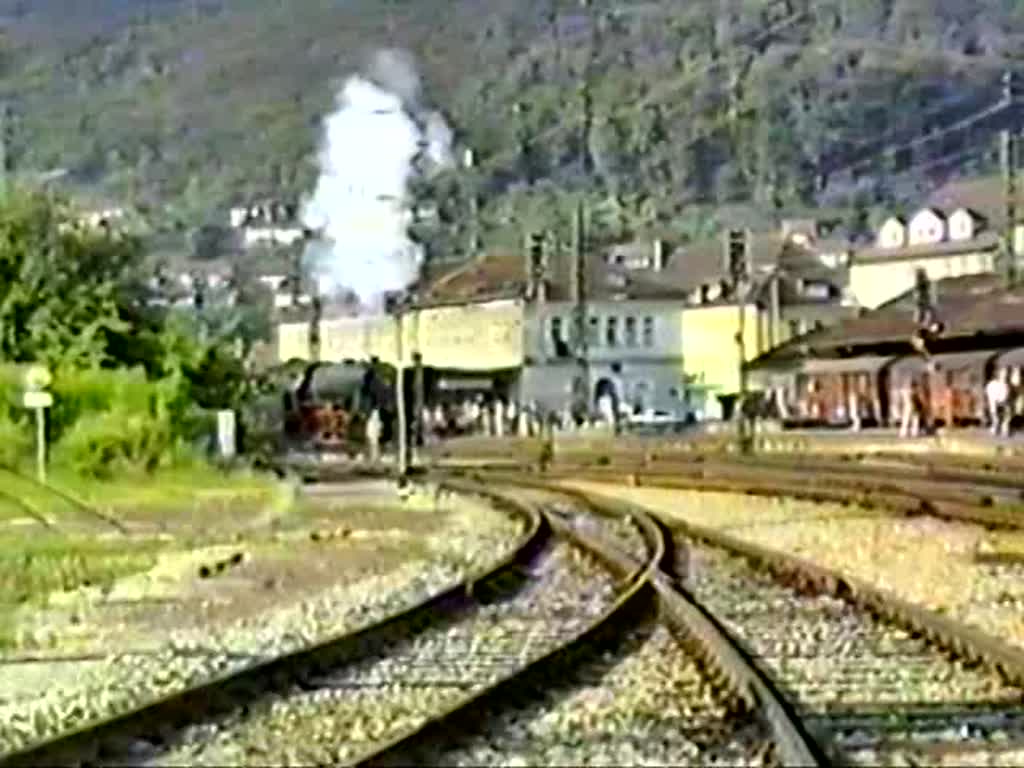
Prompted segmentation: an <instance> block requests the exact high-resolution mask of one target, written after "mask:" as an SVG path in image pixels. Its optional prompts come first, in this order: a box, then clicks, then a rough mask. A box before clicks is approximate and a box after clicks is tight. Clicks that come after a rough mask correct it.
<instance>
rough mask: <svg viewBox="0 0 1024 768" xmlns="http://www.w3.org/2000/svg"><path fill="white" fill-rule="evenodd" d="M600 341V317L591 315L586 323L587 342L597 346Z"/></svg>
mask: <svg viewBox="0 0 1024 768" xmlns="http://www.w3.org/2000/svg"><path fill="white" fill-rule="evenodd" d="M600 342H601V319H600V318H598V317H591V318H590V322H589V323H588V324H587V343H588V344H590V345H591V346H597V345H598V344H599V343H600Z"/></svg>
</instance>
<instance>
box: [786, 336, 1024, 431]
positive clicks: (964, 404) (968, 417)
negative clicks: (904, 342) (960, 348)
mask: <svg viewBox="0 0 1024 768" xmlns="http://www.w3.org/2000/svg"><path fill="white" fill-rule="evenodd" d="M1022 366H1024V347H1018V348H1014V349H1009V350H982V351H968V352H951V353H947V354H941V355H935V356H933V357H931V358H930V359H927V360H926V359H925V358H924V357H923V356H921V355H904V356H876V355H867V356H863V357H855V358H849V359H841V358H840V359H819V360H809V361H807V363H806V364H805V365H804V366H802V370H800V371H799V372H798V373H796V374H795V376H794V382H793V383H794V384H795V386H793V387H791V388H790V391H789V392H788V393H787V395H788V396H787V398H786V400H787V402H786V403H785V404H784V405H783V407H782V409H781V412H780V413H779V414H778V415H779V416H781V417H782V419H783V421H784V422H786V423H787V424H789V425H791V426H836V427H845V426H849V425H850V424H852V423H853V421H854V419H853V413H852V409H853V408H854V407H856V408H858V410H859V416H860V419H859V421H860V423H861V425H862V426H865V427H885V426H896V425H898V424H899V422H900V420H901V418H902V415H903V414H902V413H901V407H902V402H903V401H902V399H901V397H900V394H901V390H903V389H904V388H906V387H907V386H909V385H911V384H913V385H915V386H916V387H917V388H918V389H917V391H918V392H919V393H920V396H921V399H922V400H923V403H924V412H925V415H926V416H927V418H928V420H929V423H930V424H932V425H933V426H945V427H970V426H981V425H983V424H985V423H986V422H987V418H988V415H987V405H986V400H985V384H986V382H988V381H989V379H990V378H991V377H992V376H993V375H996V373H997V372H998V371H999V370H1000V369H1004V368H1005V369H1008V371H1009V375H1010V381H1011V382H1015V383H1017V384H1018V385H1019V382H1020V371H1021V368H1022Z"/></svg>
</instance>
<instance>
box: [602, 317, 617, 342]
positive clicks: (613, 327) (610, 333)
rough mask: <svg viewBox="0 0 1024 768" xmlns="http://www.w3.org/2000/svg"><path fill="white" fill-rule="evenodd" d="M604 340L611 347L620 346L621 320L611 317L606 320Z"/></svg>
mask: <svg viewBox="0 0 1024 768" xmlns="http://www.w3.org/2000/svg"><path fill="white" fill-rule="evenodd" d="M604 340H605V343H606V344H607V345H608V346H609V347H617V346H619V318H617V317H609V318H607V319H606V321H605V328H604Z"/></svg>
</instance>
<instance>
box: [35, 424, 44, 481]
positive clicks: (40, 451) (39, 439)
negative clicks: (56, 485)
mask: <svg viewBox="0 0 1024 768" xmlns="http://www.w3.org/2000/svg"><path fill="white" fill-rule="evenodd" d="M35 411H36V473H37V474H38V475H39V482H40V483H46V409H45V408H36V409H35Z"/></svg>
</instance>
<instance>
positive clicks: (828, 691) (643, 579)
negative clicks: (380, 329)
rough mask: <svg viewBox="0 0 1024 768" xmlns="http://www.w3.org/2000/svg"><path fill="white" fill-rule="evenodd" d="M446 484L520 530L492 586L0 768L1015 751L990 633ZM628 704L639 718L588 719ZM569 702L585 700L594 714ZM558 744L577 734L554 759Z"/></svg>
mask: <svg viewBox="0 0 1024 768" xmlns="http://www.w3.org/2000/svg"><path fill="white" fill-rule="evenodd" d="M576 476H578V475H576ZM446 482H447V484H448V485H449V486H450V487H451V488H453V489H455V490H457V491H460V492H463V493H472V494H474V495H484V496H488V497H490V498H492V499H494V500H495V502H496V503H499V504H501V505H502V506H503V507H505V508H506V509H508V510H509V511H510V512H511V513H513V514H516V515H518V516H520V517H522V518H523V519H524V521H526V523H527V525H526V528H527V529H528V530H527V532H526V533H525V534H524V535H523V537H522V539H521V540H520V541H519V542H517V543H516V546H515V547H514V549H513V550H512V551H511V552H510V553H509V554H507V555H506V556H505V557H504V558H502V559H501V561H500V562H498V563H496V564H495V565H494V566H493V567H491V568H489V569H487V570H486V571H485V572H481V573H479V574H477V575H475V576H473V577H472V578H470V579H468V580H467V581H466V582H464V583H460V584H456V585H452V586H451V587H450V588H449V589H447V590H445V591H443V592H442V593H439V594H437V595H435V596H434V597H433V598H431V599H430V600H428V601H427V602H425V603H424V604H422V605H420V606H417V607H416V608H414V609H412V610H411V611H405V612H402V613H401V614H398V615H395V616H392V617H391V618H390V619H388V620H386V621H384V622H381V623H379V624H375V625H374V626H372V627H369V628H367V629H365V630H363V631H361V632H357V633H355V634H354V635H346V636H345V637H341V638H338V639H337V640H335V641H332V642H330V643H326V644H322V645H320V646H317V647H316V648H309V649H305V650H303V651H300V652H297V653H294V654H291V655H290V656H288V657H284V658H278V659H274V660H272V661H270V662H262V663H259V664H256V665H253V666H250V667H247V668H245V669H243V670H241V671H239V672H236V673H233V674H231V675H228V676H225V677H224V678H221V679H219V680H215V681H212V682H207V683H203V684H201V685H199V686H197V687H195V688H193V689H190V690H187V691H184V692H181V693H178V694H174V695H172V696H169V697H167V698H165V699H163V700H161V701H158V702H153V703H150V704H147V705H145V706H142V707H140V708H139V709H138V710H136V711H134V712H131V713H128V714H126V715H123V716H120V717H115V718H112V719H108V720H104V721H102V722H96V723H91V724H89V725H87V726H85V727H82V728H79V729H78V730H76V731H74V732H71V733H67V734H64V735H62V736H60V737H58V738H56V739H53V740H50V741H48V742H45V743H42V744H36V745H33V746H30V747H28V748H26V749H23V750H22V751H20V752H18V753H15V754H11V755H7V756H6V757H0V766H6V765H40V764H47V765H64V764H81V763H83V762H102V763H103V764H124V765H139V764H145V765H170V764H182V763H183V762H185V763H188V764H196V765H223V764H239V763H245V764H251V763H254V762H255V763H277V764H296V763H302V764H308V763H310V762H312V763H318V764H323V763H325V762H326V763H335V764H337V763H343V764H354V765H367V766H368V765H397V764H420V763H423V764H456V765H481V764H509V761H510V760H511V761H512V762H517V761H518V763H520V764H530V763H536V762H538V761H540V762H547V763H549V764H565V765H569V764H579V763H580V761H581V760H582V761H584V762H588V763H591V762H592V763H595V764H599V763H601V762H602V761H605V762H607V763H608V764H621V763H622V762H631V761H632V762H644V763H662V764H671V763H676V764H679V763H681V762H682V763H685V762H694V761H696V762H700V763H702V764H727V763H730V764H735V763H736V762H741V763H744V764H767V763H782V764H786V765H823V764H826V763H831V762H843V763H854V764H894V763H900V762H902V764H908V765H912V764H916V761H929V762H935V761H940V762H941V761H946V762H948V763H950V764H963V762H964V761H967V760H970V759H981V758H980V757H979V756H982V757H984V756H991V755H992V753H993V752H1002V753H1003V755H1004V757H1005V758H1006V759H1007V760H1009V761H1010V762H1009V763H1007V764H1013V763H1012V761H1013V760H1014V759H1016V758H1017V757H1021V756H1024V752H1022V751H1019V750H1020V748H1019V745H1022V744H1024V715H1021V714H1019V712H1020V711H1021V708H1022V704H1024V688H1022V686H1024V654H1022V653H1021V652H1019V651H1016V650H1013V649H1010V648H1007V647H1005V646H1004V645H1002V644H1001V643H999V642H998V641H996V640H994V639H992V638H989V637H986V636H984V635H981V634H980V633H978V632H974V631H972V630H970V629H968V628H966V627H963V626H961V625H958V624H956V623H954V622H951V621H949V620H947V619H944V618H943V617H941V616H937V615H935V614H931V613H929V612H927V611H924V610H922V609H920V608H916V607H915V606H911V605H907V604H905V603H902V602H901V601H899V600H897V599H894V598H893V597H892V596H890V595H887V594H885V593H882V592H880V591H879V590H875V589H872V588H869V587H866V586H864V585H861V584H854V583H852V582H851V581H850V580H848V579H844V578H842V577H840V576H838V575H837V574H834V573H830V572H828V571H825V570H823V569H821V568H818V567H816V566H814V565H812V564H809V563H805V562H801V561H798V560H795V559H793V558H789V557H786V556H784V555H781V554H779V553H775V552H769V551H766V550H762V549H759V548H757V547H754V546H753V545H750V544H748V543H745V542H741V541H739V540H736V539H732V538H730V537H729V536H728V535H726V534H723V533H720V532H717V531H710V530H706V529H702V528H698V527H695V526H692V525H685V524H681V523H673V524H672V528H671V529H667V528H666V527H665V525H664V524H662V523H660V522H659V521H658V520H657V519H655V518H654V517H651V516H650V515H648V514H646V513H645V512H644V511H643V510H639V509H636V508H630V507H626V506H624V505H622V504H618V503H615V502H610V501H607V500H604V499H600V498H598V497H595V496H593V495H584V494H581V493H578V492H570V491H565V490H563V489H557V488H552V486H551V484H550V483H549V482H547V478H544V479H537V478H536V477H533V478H529V477H524V476H523V475H521V474H510V473H508V472H507V471H506V472H503V473H494V472H490V473H480V472H477V473H475V474H474V475H472V476H471V478H470V479H469V481H468V482H466V481H464V480H448V481H446ZM524 489H525V490H524ZM512 498H516V499H519V501H517V502H513V501H511V499H512ZM630 670H632V671H630ZM648 689H653V690H654V693H653V694H650V696H649V697H648V699H645V701H646V704H645V705H644V706H642V707H638V706H635V705H634V706H632V707H631V708H627V707H626V705H625V704H622V705H621V707H620V709H619V710H615V709H614V704H613V703H609V702H616V701H620V702H625V701H627V700H629V696H630V695H635V692H636V691H637V690H648ZM593 701H598V702H605V703H604V704H602V705H600V706H598V707H597V709H596V710H595V709H594V706H593V704H592V702H593ZM588 702H590V703H589V704H588ZM652 702H654V703H652ZM601 706H603V707H604V708H605V709H604V710H602V709H601ZM644 707H647V710H644ZM627 710H628V711H627ZM640 710H643V711H645V712H648V714H646V715H645V716H644V717H639V715H638V711H640ZM648 710H649V711H648ZM595 711H597V712H598V715H600V713H601V712H604V715H603V716H598V715H595V714H594V712H595ZM609 712H613V714H612V715H608V713H609ZM654 712H657V713H658V716H655V715H654V714H653V713H654ZM666 713H667V715H666ZM950 717H954V718H956V724H955V726H954V728H953V729H950V727H949V723H948V720H949V718H950ZM606 721H611V722H619V723H624V724H625V726H623V727H620V728H619V729H618V730H616V728H613V727H610V726H607V725H606ZM687 724H688V725H687ZM580 729H583V730H585V731H586V733H587V734H590V733H591V732H592V733H593V736H594V737H593V738H592V739H576V740H575V743H574V738H573V734H574V733H576V732H577V731H578V730H580ZM601 755H604V757H603V758H602V757H601ZM985 759H988V758H985Z"/></svg>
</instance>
